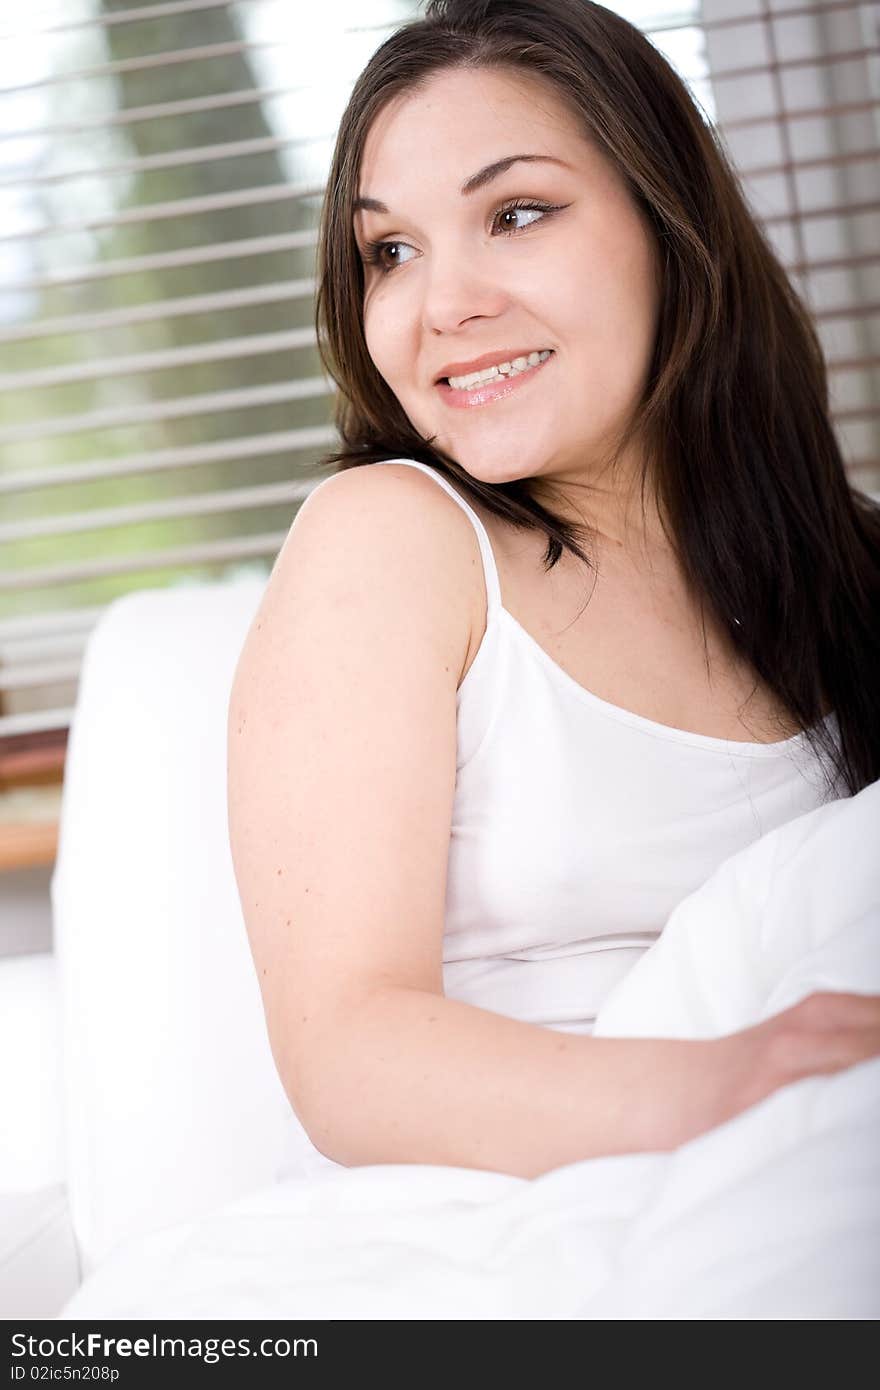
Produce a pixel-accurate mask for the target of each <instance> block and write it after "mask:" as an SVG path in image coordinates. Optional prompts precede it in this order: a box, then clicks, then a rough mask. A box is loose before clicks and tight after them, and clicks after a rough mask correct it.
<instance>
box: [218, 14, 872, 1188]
mask: <svg viewBox="0 0 880 1390" xmlns="http://www.w3.org/2000/svg"><path fill="white" fill-rule="evenodd" d="M318 322H319V329H321V330H323V333H322V336H323V339H324V351H325V354H326V358H325V360H326V361H327V365H328V368H329V370H330V371H331V372H332V373H333V375H334V377H335V379H336V381H337V382H338V384H339V387H340V400H341V405H340V413H339V417H338V425H339V429H340V433H341V437H342V440H343V443H344V448H343V449H342V450H341V451H340V452H338V453H336V454H334V455H332V456H330V458H329V459H328V460H327V462H329V464H330V465H331V466H333V467H334V468H335V469H336V473H335V475H334V476H333V477H332V478H330V479H327V480H326V481H325V482H324V483H322V484H321V485H320V487H319V488H317V489H316V490H315V491H314V492H313V493H312V494H311V495H310V497H309V499H308V500H307V502H306V504H305V505H304V506H303V507H302V508H301V510H300V512H299V514H298V516H297V518H296V521H295V524H294V526H293V527H292V529H291V532H290V534H289V536H288V538H287V541H286V542H285V545H284V546H283V548H282V551H281V553H280V555H279V557H278V560H277V562H276V565H275V567H274V570H273V573H272V576H271V580H270V582H269V585H268V588H267V592H266V595H265V597H264V599H263V601H262V604H261V607H260V610H259V612H258V614H257V617H256V619H255V620H254V624H253V626H252V628H251V631H250V633H249V634H248V639H247V642H246V644H245V648H244V651H243V653H242V656H241V659H240V662H239V667H238V670H237V673H236V679H235V684H234V689H233V696H232V703H231V707H230V725H229V731H230V781H229V793H230V798H229V804H230V829H231V836H232V847H233V856H234V862H235V868H236V876H237V880H238V885H239V891H240V894H241V899H242V904H243V910H244V914H245V919H246V922H247V927H248V932H249V937H250V941H251V947H252V950H253V954H254V958H255V962H256V964H257V968H258V974H259V978H260V984H261V988H262V992H263V1001H264V1006H265V1010H266V1016H267V1022H268V1027H269V1034H270V1039H271V1042H272V1046H273V1052H274V1056H275V1059H276V1063H277V1066H278V1069H279V1073H280V1076H281V1078H282V1080H283V1082H284V1085H285V1088H286V1090H287V1094H288V1096H289V1098H290V1100H291V1103H292V1105H293V1107H294V1109H295V1111H296V1112H297V1114H298V1115H299V1117H300V1119H301V1120H302V1122H303V1124H304V1126H305V1128H306V1130H307V1132H308V1135H309V1137H310V1139H311V1141H312V1143H313V1144H314V1145H315V1146H316V1148H317V1149H318V1150H319V1151H320V1152H321V1153H323V1154H324V1155H326V1156H327V1157H328V1158H329V1159H330V1160H332V1161H333V1162H334V1163H341V1164H344V1165H354V1164H364V1163H387V1162H391V1163H400V1162H406V1163H413V1162H414V1163H429V1164H449V1165H455V1166H463V1167H477V1168H488V1169H492V1170H496V1171H502V1172H508V1173H512V1174H516V1175H519V1176H525V1177H532V1176H535V1175H537V1174H539V1173H542V1172H545V1171H547V1170H548V1169H551V1168H554V1167H557V1166H559V1165H561V1164H565V1163H569V1162H574V1161H576V1160H578V1159H582V1158H586V1157H590V1156H594V1155H600V1154H612V1153H625V1152H633V1151H652V1150H661V1149H671V1148H674V1147H676V1146H678V1145H679V1144H681V1143H683V1142H685V1141H687V1140H688V1139H690V1138H692V1137H694V1136H695V1135H697V1134H699V1133H702V1132H703V1131H705V1130H706V1129H709V1128H711V1127H712V1126H714V1125H716V1124H719V1123H721V1122H723V1121H724V1120H726V1119H729V1118H730V1117H732V1116H733V1115H735V1114H738V1113H739V1112H740V1111H742V1110H743V1109H745V1108H747V1107H748V1106H750V1105H752V1104H754V1103H755V1102H756V1101H758V1100H760V1099H761V1098H762V1097H764V1096H766V1095H768V1094H770V1093H771V1092H772V1091H773V1090H775V1089H777V1088H778V1087H779V1086H782V1085H785V1084H787V1083H788V1082H790V1081H792V1080H795V1079H796V1078H799V1077H802V1076H806V1075H811V1074H816V1073H820V1072H831V1071H835V1070H838V1069H840V1068H844V1067H847V1066H850V1065H852V1064H853V1063H855V1062H857V1061H861V1060H863V1059H864V1058H865V1057H868V1056H872V1055H874V1054H875V1053H877V1052H878V1051H880V1000H878V999H876V998H873V997H869V996H859V995H852V994H823V995H813V996H811V997H810V998H809V999H807V1000H805V1001H803V1002H802V1003H801V1004H799V1005H798V1006H797V1007H795V1008H793V1009H789V1010H787V1011H786V1012H785V1013H783V1014H779V1015H777V1016H776V1017H774V1018H772V1019H770V1020H768V1021H766V1022H764V1023H762V1024H761V1025H758V1026H756V1027H753V1028H750V1029H748V1030H746V1031H744V1032H742V1033H737V1034H733V1035H730V1036H727V1037H722V1038H718V1039H713V1040H711V1041H699V1042H697V1041H670V1040H650V1039H648V1040H645V1039H639V1040H636V1039H619V1038H602V1037H593V1036H591V1031H592V1027H593V1023H594V1021H595V1018H596V1015H597V1013H598V1011H599V1009H600V1007H601V1005H602V1002H603V1000H604V999H605V998H606V997H607V996H608V994H609V992H610V990H611V989H612V988H613V986H614V985H615V984H616V983H617V982H618V981H619V980H620V979H622V978H623V976H624V975H625V974H626V973H627V971H628V970H629V969H630V968H631V967H632V965H633V964H634V963H635V961H636V960H637V959H638V958H639V956H640V955H641V954H642V953H643V952H644V951H645V950H646V949H647V948H648V946H650V944H651V943H652V941H654V940H656V938H657V936H658V935H659V932H660V930H661V929H662V926H663V923H664V921H665V920H666V918H667V917H668V915H669V913H670V912H671V910H672V908H673V907H674V906H675V905H676V904H677V903H678V902H679V901H681V899H683V898H684V897H685V896H687V894H689V893H690V892H691V891H693V890H694V889H695V888H696V887H698V886H699V884H700V883H702V882H703V881H704V880H705V879H706V878H707V877H708V876H709V875H710V874H711V873H712V872H713V870H714V869H715V868H716V867H717V866H718V865H719V864H720V863H721V862H722V860H723V859H725V858H726V857H727V856H729V855H730V854H732V853H734V852H735V851H736V850H738V849H741V848H743V847H744V846H745V845H747V844H749V843H750V842H751V841H753V840H754V839H756V838H757V837H758V836H759V835H761V834H762V833H763V832H765V831H767V830H770V829H772V828H773V827H774V826H775V825H779V824H781V823H782V822H784V821H786V820H788V819H791V818H792V817H794V816H797V815H800V814H802V813H804V812H806V811H809V810H810V809H812V808H814V807H816V806H818V805H819V804H821V802H822V801H823V800H824V799H826V798H828V797H833V796H841V795H847V794H851V793H853V792H855V791H857V790H858V789H859V788H861V787H862V786H864V785H866V784H867V783H869V782H871V781H873V780H875V779H876V778H877V777H878V775H880V738H878V727H877V720H876V679H875V678H876V671H877V667H878V663H877V637H876V632H875V629H874V626H873V613H874V611H875V609H876V600H877V596H878V589H880V583H878V577H880V567H878V551H877V538H878V534H880V522H878V514H877V510H876V509H874V508H872V507H871V506H870V505H869V504H868V502H867V501H866V499H864V498H861V497H859V496H857V495H856V494H855V493H854V492H853V491H852V490H851V489H850V487H849V486H848V484H847V481H846V478H845V475H844V469H843V464H842V461H841V457H840V453H839V450H838V447H837V444H836V441H835V438H834V434H833V431H832V427H831V424H830V422H829V418H828V404H827V391H826V379H825V369H824V364H823V361H822V356H821V352H820V349H819V345H818V342H817V339H816V336H815V333H814V331H813V328H812V326H811V324H810V321H809V318H808V316H807V313H806V311H805V310H804V308H803V307H802V305H801V304H800V302H799V301H798V299H797V296H796V295H795V293H794V291H793V290H792V289H791V287H790V286H789V284H788V281H787V279H786V276H785V273H784V271H783V270H782V268H781V267H780V266H779V264H778V262H777V261H776V259H775V258H774V255H773V252H772V250H771V249H770V247H769V245H768V244H767V242H766V240H765V239H764V237H763V235H762V234H761V232H760V230H759V229H758V227H757V226H756V225H755V223H754V222H753V220H752V218H751V216H750V214H749V212H748V210H747V208H746V206H745V204H744V202H743V199H742V196H741V194H740V191H739V188H738V186H737V183H736V179H735V176H734V174H733V173H732V172H731V170H730V169H729V167H728V166H727V164H726V162H725V159H724V155H723V153H722V152H721V150H720V148H719V146H718V144H717V143H716V141H715V138H714V136H713V134H712V132H711V130H710V129H709V127H707V126H706V125H705V123H704V122H703V120H702V118H701V116H700V114H699V112H698V111H697V109H696V108H695V106H694V104H693V102H692V100H691V98H690V97H689V95H688V93H687V91H686V89H685V87H684V86H683V84H682V83H681V82H680V80H679V79H678V78H677V76H676V75H675V74H674V72H673V71H672V70H671V69H670V68H669V66H668V65H667V64H666V62H665V61H664V60H663V59H662V58H661V57H660V55H659V54H658V53H657V52H656V51H655V49H654V48H653V47H652V46H651V44H650V43H649V42H648V41H647V40H646V39H645V38H644V37H643V36H642V35H641V34H640V33H639V31H638V30H636V29H635V28H633V27H632V26H631V25H629V24H628V23H626V21H624V20H623V19H621V18H620V17H619V16H617V15H615V14H614V13H612V12H611V11H608V10H605V9H603V8H602V7H601V6H598V5H593V4H589V3H582V0H514V2H513V3H511V2H510V0H501V3H493V2H492V0H476V2H475V0H447V3H442V0H433V3H430V4H429V5H428V7H427V13H426V17H425V19H424V20H423V21H420V22H418V23H415V24H411V25H409V26H407V27H406V28H404V29H402V30H400V31H399V32H397V33H396V34H394V35H393V36H392V37H391V38H390V39H389V40H388V41H387V42H386V43H385V44H383V45H382V46H381V47H380V48H379V50H378V51H377V52H376V53H375V55H374V56H373V57H372V59H371V60H370V62H369V63H368V65H367V67H366V69H365V71H364V72H363V74H362V75H361V77H360V79H359V80H358V82H357V84H356V86H355V89H354V92H353V94H352V97H351V100H350V102H349V105H348V108H347V110H346V113H345V115H344V117H343V120H342V123H341V127H340V130H339V135H338V140H337V146H336V153H335V157H334V160H333V165H332V169H331V173H330V179H329V183H328V188H327V194H326V199H325V204H324V214H323V222H322V227H321V233H320V245H319V296H318ZM707 930H711V924H707Z"/></svg>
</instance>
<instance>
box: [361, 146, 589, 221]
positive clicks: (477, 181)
mask: <svg viewBox="0 0 880 1390" xmlns="http://www.w3.org/2000/svg"><path fill="white" fill-rule="evenodd" d="M518 160H526V161H528V162H534V161H535V160H543V161H545V162H546V163H549V164H561V165H562V167H563V168H564V169H570V168H571V167H572V166H571V165H570V164H567V163H566V161H565V160H564V159H557V158H556V157H555V155H552V154H509V155H507V156H506V157H505V158H504V159H496V160H495V161H494V162H493V163H492V164H487V165H486V166H485V167H484V168H483V169H478V170H477V172H476V173H475V174H471V176H470V178H467V179H465V181H464V183H463V184H462V185H461V188H460V189H459V192H460V193H461V194H462V196H463V197H465V198H466V197H467V195H468V194H469V193H476V191H477V189H478V188H484V187H485V186H486V184H487V183H491V182H492V180H493V179H497V177H498V175H499V174H503V173H504V172H505V170H506V169H509V168H510V166H511V164H516V162H517V161H518ZM352 211H353V212H387V211H388V208H387V207H386V205H385V204H384V203H382V202H380V201H379V199H378V198H369V197H367V196H366V194H365V195H364V196H363V197H361V198H355V200H354V205H353V208H352Z"/></svg>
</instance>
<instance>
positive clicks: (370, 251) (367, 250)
mask: <svg viewBox="0 0 880 1390" xmlns="http://www.w3.org/2000/svg"><path fill="white" fill-rule="evenodd" d="M391 246H394V247H396V248H397V250H398V251H411V250H412V247H411V246H407V244H406V242H405V241H368V242H367V244H366V246H365V247H364V253H363V254H364V261H365V262H366V264H367V265H377V266H378V267H379V269H380V270H381V271H382V273H383V275H387V274H388V272H389V270H394V269H396V267H397V266H399V265H405V264H406V262H405V261H402V260H401V259H400V257H399V256H397V257H395V258H394V260H386V259H385V252H386V251H387V250H388V249H389V247H391Z"/></svg>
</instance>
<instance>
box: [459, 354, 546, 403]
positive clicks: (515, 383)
mask: <svg viewBox="0 0 880 1390" xmlns="http://www.w3.org/2000/svg"><path fill="white" fill-rule="evenodd" d="M554 356H555V354H554V353H553V352H551V353H550V356H549V357H546V358H545V359H544V361H543V362H538V363H537V364H536V366H534V367H529V368H528V369H527V370H526V371H524V372H517V374H516V376H501V377H498V379H497V380H496V381H487V382H486V383H485V384H484V385H483V386H475V387H474V389H473V391H456V390H455V389H454V387H452V386H450V385H449V382H448V381H438V382H437V390H438V391H439V392H440V394H441V396H442V397H443V400H444V401H445V402H446V404H447V405H451V406H452V407H453V408H454V409H456V410H468V409H470V408H471V407H472V406H475V405H486V404H487V403H488V402H489V401H498V400H503V398H504V397H505V396H510V395H512V394H513V392H514V391H517V390H519V388H520V386H524V385H525V384H526V382H527V381H531V379H532V377H534V376H537V375H538V372H539V371H540V370H541V368H542V367H546V366H547V363H548V362H552V361H553V358H554Z"/></svg>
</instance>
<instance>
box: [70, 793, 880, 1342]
mask: <svg viewBox="0 0 880 1390" xmlns="http://www.w3.org/2000/svg"><path fill="white" fill-rule="evenodd" d="M820 989H821V990H853V991H859V992H862V993H870V994H880V782H878V783H874V784H873V785H872V786H871V787H868V788H866V789H865V790H864V791H863V792H861V793H860V794H859V795H858V796H856V797H852V798H847V799H844V800H841V801H835V802H832V803H830V804H828V805H827V806H824V807H822V808H821V809H820V810H818V811H813V812H811V813H810V814H808V815H806V816H802V817H800V818H799V819H798V820H796V821H792V822H790V823H789V824H788V825H785V826H782V827H780V828H779V829H778V830H775V831H773V832H771V833H770V834H769V835H766V836H764V837H763V839H761V840H759V841H758V842H757V843H756V844H754V845H752V846H751V847H750V848H749V849H747V850H745V851H744V852H743V853H741V854H738V855H736V856H735V857H733V858H732V859H729V860H727V861H726V862H725V863H724V864H723V865H722V866H721V867H720V868H719V870H718V871H717V872H716V873H715V874H714V875H713V876H712V878H711V879H710V880H709V881H708V882H707V883H706V884H704V885H703V887H702V888H700V889H699V890H698V891H697V892H696V893H694V894H692V895H691V897H689V898H688V899H686V901H685V902H683V903H681V904H680V905H679V907H678V908H677V909H676V911H675V912H674V913H673V914H672V916H671V917H670V919H669V922H668V923H667V925H666V927H665V929H664V932H663V935H662V936H661V937H660V939H659V941H658V942H657V943H656V944H655V945H654V946H653V947H652V948H651V950H650V951H648V952H647V953H646V954H645V955H644V956H643V957H642V959H641V960H640V961H639V962H638V964H637V965H636V966H635V967H634V968H633V970H632V971H631V972H630V974H629V975H628V976H627V978H626V979H625V980H624V981H623V982H622V983H621V984H620V985H619V986H618V987H617V989H616V990H615V992H614V993H613V995H612V996H611V997H610V998H609V999H608V1000H607V1002H606V1004H605V1007H604V1008H603V1010H602V1012H601V1014H600V1016H599V1019H598V1020H597V1024H596V1028H595V1032H596V1034H597V1035H599V1034H602V1035H605V1036H609V1037H610V1036H620V1037H635V1036H643V1037H681V1038H704V1037H715V1036H720V1035H722V1034H726V1033H730V1032H734V1031H738V1030H739V1029H741V1028H745V1027H748V1026H749V1025H750V1024H752V1023H756V1022H758V1021H759V1020H761V1019H763V1018H766V1017H768V1016H770V1015H771V1014H775V1013H778V1012H780V1011H781V1010H782V1009H784V1008H787V1007H788V1006H789V1005H791V1004H794V1003H796V1002H797V1001H798V1000H799V999H801V998H803V997H804V996H805V995H807V994H810V993H812V992H813V991H815V990H820ZM584 1103H585V1104H587V1103H588V1098H587V1097H585V1101H584ZM878 1315H880V1058H878V1059H872V1060H869V1061H866V1062H863V1063H861V1064H860V1065H858V1066H855V1067H850V1068H848V1069H847V1070H845V1071H843V1072H839V1073H837V1074H836V1075H835V1076H832V1077H818V1078H810V1079H808V1080H805V1081H801V1082H798V1083H797V1084H795V1085H790V1086H787V1087H785V1088H783V1089H782V1090H780V1091H777V1092H776V1093H774V1094H773V1095H772V1096H770V1097H768V1098H767V1099H766V1100H765V1101H763V1102H762V1103H761V1104H760V1105H757V1106H754V1107H753V1108H752V1109H750V1110H748V1111H746V1112H744V1113H743V1114H741V1115H739V1116H737V1117H736V1118H735V1119H733V1120H731V1121H729V1122H728V1123H727V1124H725V1125H722V1126H720V1127H718V1128H716V1129H714V1130H712V1131H710V1132H709V1133H706V1134H704V1135H701V1136H700V1137H699V1138H698V1139H696V1140H694V1141H692V1142H691V1143H689V1144H686V1145H684V1146H683V1147H682V1148H680V1149H678V1150H677V1151H676V1152H675V1153H672V1154H636V1155H625V1156H618V1157H612V1158H600V1159H585V1160H583V1161H580V1162H577V1163H573V1164H569V1165H567V1166H566V1167H563V1168H558V1169H555V1170H554V1171H552V1172H549V1173H545V1174H543V1175H542V1176H541V1177H539V1178H536V1179H533V1180H531V1181H528V1180H525V1179H522V1178H516V1177H512V1176H510V1175H509V1174H502V1173H488V1172H483V1171H478V1170H472V1169H463V1168H448V1167H426V1166H417V1165H390V1164H389V1165H376V1166H372V1167H365V1168H352V1169H346V1170H343V1171H338V1172H328V1173H326V1174H323V1175H321V1176H316V1177H313V1178H297V1179H290V1180H288V1181H286V1182H283V1183H278V1184H275V1185H274V1186H271V1187H268V1188H264V1189H263V1190H261V1191H260V1192H257V1193H255V1194H253V1195H252V1196H250V1197H247V1198H245V1199H243V1200H239V1201H236V1202H235V1203H232V1204H230V1205H228V1206H226V1207H224V1208H221V1209H219V1210H216V1211H214V1212H213V1213H211V1214H210V1215H209V1216H207V1217H204V1218H203V1219H201V1220H199V1221H194V1222H187V1223H184V1224H182V1225H179V1226H175V1227H173V1228H169V1229H166V1230H165V1231H162V1232H159V1233H158V1234H155V1235H153V1236H150V1237H148V1238H147V1239H141V1240H138V1241H136V1242H132V1243H131V1244H130V1245H128V1246H126V1247H124V1248H122V1249H120V1250H118V1251H117V1252H116V1253H115V1254H114V1255H113V1256H111V1257H110V1258H109V1259H108V1260H107V1261H106V1262H105V1263H104V1264H102V1265H101V1266H100V1267H99V1268H98V1269H97V1270H96V1271H95V1272H94V1273H93V1274H92V1275H91V1276H90V1278H88V1279H87V1280H86V1282H85V1284H84V1285H83V1286H82V1287H81V1288H80V1290H79V1291H78V1292H77V1294H76V1295H75V1296H74V1297H73V1299H72V1300H71V1301H70V1302H69V1303H68V1304H67V1305H66V1307H65V1308H64V1310H63V1311H62V1313H61V1317H62V1318H77V1319H81V1318H97V1317H105V1318H107V1317H110V1318H125V1317H134V1318H151V1319H153V1318H189V1317H210V1318H248V1319H252V1318H294V1319H297V1318H337V1319H339V1318H355V1319H361V1318H380V1319H395V1318H403V1319H415V1318H428V1319H509V1318H526V1319H563V1318H565V1319H567V1318H644V1319H648V1318H688V1319H690V1318H748V1319H753V1318H760V1319H764V1318H876V1317H877V1316H878Z"/></svg>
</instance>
